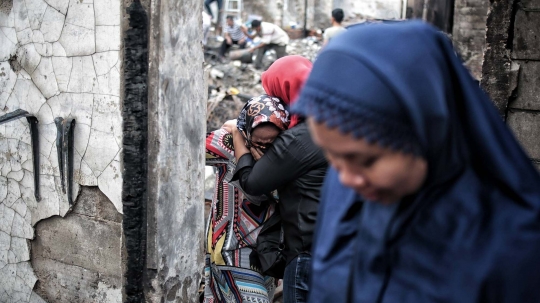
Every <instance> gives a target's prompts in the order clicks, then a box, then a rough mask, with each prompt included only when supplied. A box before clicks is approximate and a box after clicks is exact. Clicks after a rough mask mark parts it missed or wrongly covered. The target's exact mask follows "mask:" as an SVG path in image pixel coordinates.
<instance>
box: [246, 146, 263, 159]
mask: <svg viewBox="0 0 540 303" xmlns="http://www.w3.org/2000/svg"><path fill="white" fill-rule="evenodd" d="M249 151H250V152H251V155H252V156H253V159H255V161H259V159H261V158H262V156H264V153H263V152H262V151H261V150H260V149H258V148H256V147H252V148H250V149H249Z"/></svg>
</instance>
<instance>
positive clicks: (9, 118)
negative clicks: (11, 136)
mask: <svg viewBox="0 0 540 303" xmlns="http://www.w3.org/2000/svg"><path fill="white" fill-rule="evenodd" d="M22 117H33V115H31V114H29V113H28V112H27V111H25V110H22V109H18V110H16V111H13V112H11V113H7V114H5V115H3V116H2V117H0V124H4V123H6V122H9V121H13V120H17V119H19V118H22Z"/></svg>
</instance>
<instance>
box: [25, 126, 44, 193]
mask: <svg viewBox="0 0 540 303" xmlns="http://www.w3.org/2000/svg"><path fill="white" fill-rule="evenodd" d="M26 120H27V121H28V124H30V138H31V140H32V162H33V168H34V197H35V198H36V201H38V202H39V201H41V196H40V194H39V131H38V122H39V121H38V119H37V118H36V117H34V116H30V117H26Z"/></svg>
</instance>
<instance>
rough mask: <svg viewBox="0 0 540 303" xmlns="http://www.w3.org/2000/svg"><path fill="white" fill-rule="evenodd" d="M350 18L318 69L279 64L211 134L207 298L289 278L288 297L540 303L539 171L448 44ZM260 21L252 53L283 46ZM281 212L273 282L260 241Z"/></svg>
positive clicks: (420, 32)
mask: <svg viewBox="0 0 540 303" xmlns="http://www.w3.org/2000/svg"><path fill="white" fill-rule="evenodd" d="M342 20H343V11H342V10H334V11H333V12H332V21H333V26H332V28H330V29H328V30H326V31H325V35H324V39H325V46H324V48H323V50H322V51H321V53H320V54H319V56H318V58H317V60H316V62H315V63H313V64H312V63H311V62H310V61H309V60H307V59H306V58H303V57H301V56H286V55H284V56H283V57H282V58H281V59H278V60H277V61H276V62H274V63H273V64H272V65H271V66H270V67H269V68H268V70H267V71H266V72H264V73H263V74H262V78H261V81H262V84H263V88H264V94H261V95H260V96H257V97H254V98H252V99H251V100H249V101H248V102H247V103H246V105H245V106H244V108H243V109H242V111H241V113H240V115H239V117H238V119H237V120H234V121H228V122H227V123H225V124H224V126H223V127H222V128H221V129H219V130H215V131H213V132H210V133H209V134H208V135H207V141H206V159H207V164H208V165H214V166H216V167H217V171H218V174H217V176H218V177H217V179H216V190H215V193H214V199H213V205H212V210H211V214H210V218H209V224H208V229H207V236H208V237H207V241H206V251H207V263H206V269H205V287H206V289H205V296H204V300H205V302H272V298H273V292H274V289H275V285H276V284H275V280H276V279H277V278H281V277H282V278H283V298H284V302H285V303H293V302H332V303H335V302H377V303H382V302H386V303H398V302H399V303H428V302H429V303H431V302H444V303H484V302H488V303H489V302H493V303H495V302H497V303H538V302H540V291H538V285H540V262H539V261H538V257H537V256H538V255H539V254H540V175H539V174H538V172H537V170H536V169H535V168H534V166H533V165H532V163H531V162H530V160H529V158H528V157H527V156H526V154H525V153H524V152H523V150H522V148H521V147H520V145H519V144H518V142H517V141H516V139H515V138H514V136H513V135H512V134H511V132H510V131H509V129H508V128H507V127H506V125H505V124H504V123H503V122H502V120H501V119H500V117H499V114H498V113H497V111H496V110H495V108H494V106H493V105H492V102H491V101H490V99H489V98H488V97H487V96H486V95H485V94H484V92H483V91H482V90H481V89H480V88H479V87H478V85H477V84H476V82H475V81H474V79H473V78H472V77H471V75H470V73H469V72H468V71H467V70H466V68H465V67H464V66H463V64H462V61H461V59H460V58H459V56H458V55H456V52H455V51H454V49H453V47H452V45H451V41H450V40H449V39H448V38H447V36H445V35H444V34H443V33H441V32H439V31H438V30H436V29H434V28H433V27H431V26H430V25H427V24H425V23H423V22H420V21H407V22H398V23H388V24H386V23H377V24H364V25H361V26H356V27H354V28H352V29H348V30H344V29H342V28H341V25H340V24H341V22H342ZM233 21H234V20H233ZM231 27H232V25H231ZM252 27H253V28H254V29H256V31H257V33H258V34H260V35H262V41H263V42H262V46H260V47H258V48H257V49H258V51H262V50H264V49H267V48H268V47H276V48H278V47H280V43H285V44H286V41H288V37H287V38H285V37H283V36H282V35H281V33H280V32H276V31H275V29H276V28H278V27H276V26H275V25H272V24H270V23H265V22H255V21H254V23H252ZM240 29H241V31H242V32H243V33H244V35H245V36H247V37H249V36H248V34H246V32H244V31H243V30H242V28H241V27H240ZM280 30H281V29H280ZM338 34H339V35H338ZM229 38H230V41H231V42H233V41H236V42H237V43H239V42H240V41H241V40H242V39H243V37H240V36H234V34H231V33H229ZM233 38H234V39H233ZM226 41H227V40H226ZM278 42H279V43H278ZM276 52H277V50H276ZM261 93H262V92H261ZM277 214H279V216H280V224H281V235H282V241H280V243H279V244H280V245H279V249H280V250H281V251H282V252H283V255H284V261H285V266H284V269H283V272H282V273H280V274H275V272H272V276H270V275H269V274H268V272H265V271H263V270H262V269H261V256H260V253H261V252H259V251H257V248H258V246H259V244H260V243H258V236H259V234H261V233H264V229H265V225H267V224H268V222H269V221H270V220H271V219H272V218H275V216H276V215H277Z"/></svg>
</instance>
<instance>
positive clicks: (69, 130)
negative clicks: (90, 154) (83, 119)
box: [62, 119, 75, 206]
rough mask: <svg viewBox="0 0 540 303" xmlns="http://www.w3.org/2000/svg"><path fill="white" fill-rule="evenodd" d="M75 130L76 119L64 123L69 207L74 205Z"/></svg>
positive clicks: (63, 148)
mask: <svg viewBox="0 0 540 303" xmlns="http://www.w3.org/2000/svg"><path fill="white" fill-rule="evenodd" d="M74 129H75V119H69V120H66V121H64V140H63V142H62V153H63V156H64V164H65V167H66V184H67V186H66V187H67V198H68V202H69V205H70V206H71V205H73V145H74V142H73V141H74V140H73V131H74Z"/></svg>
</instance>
